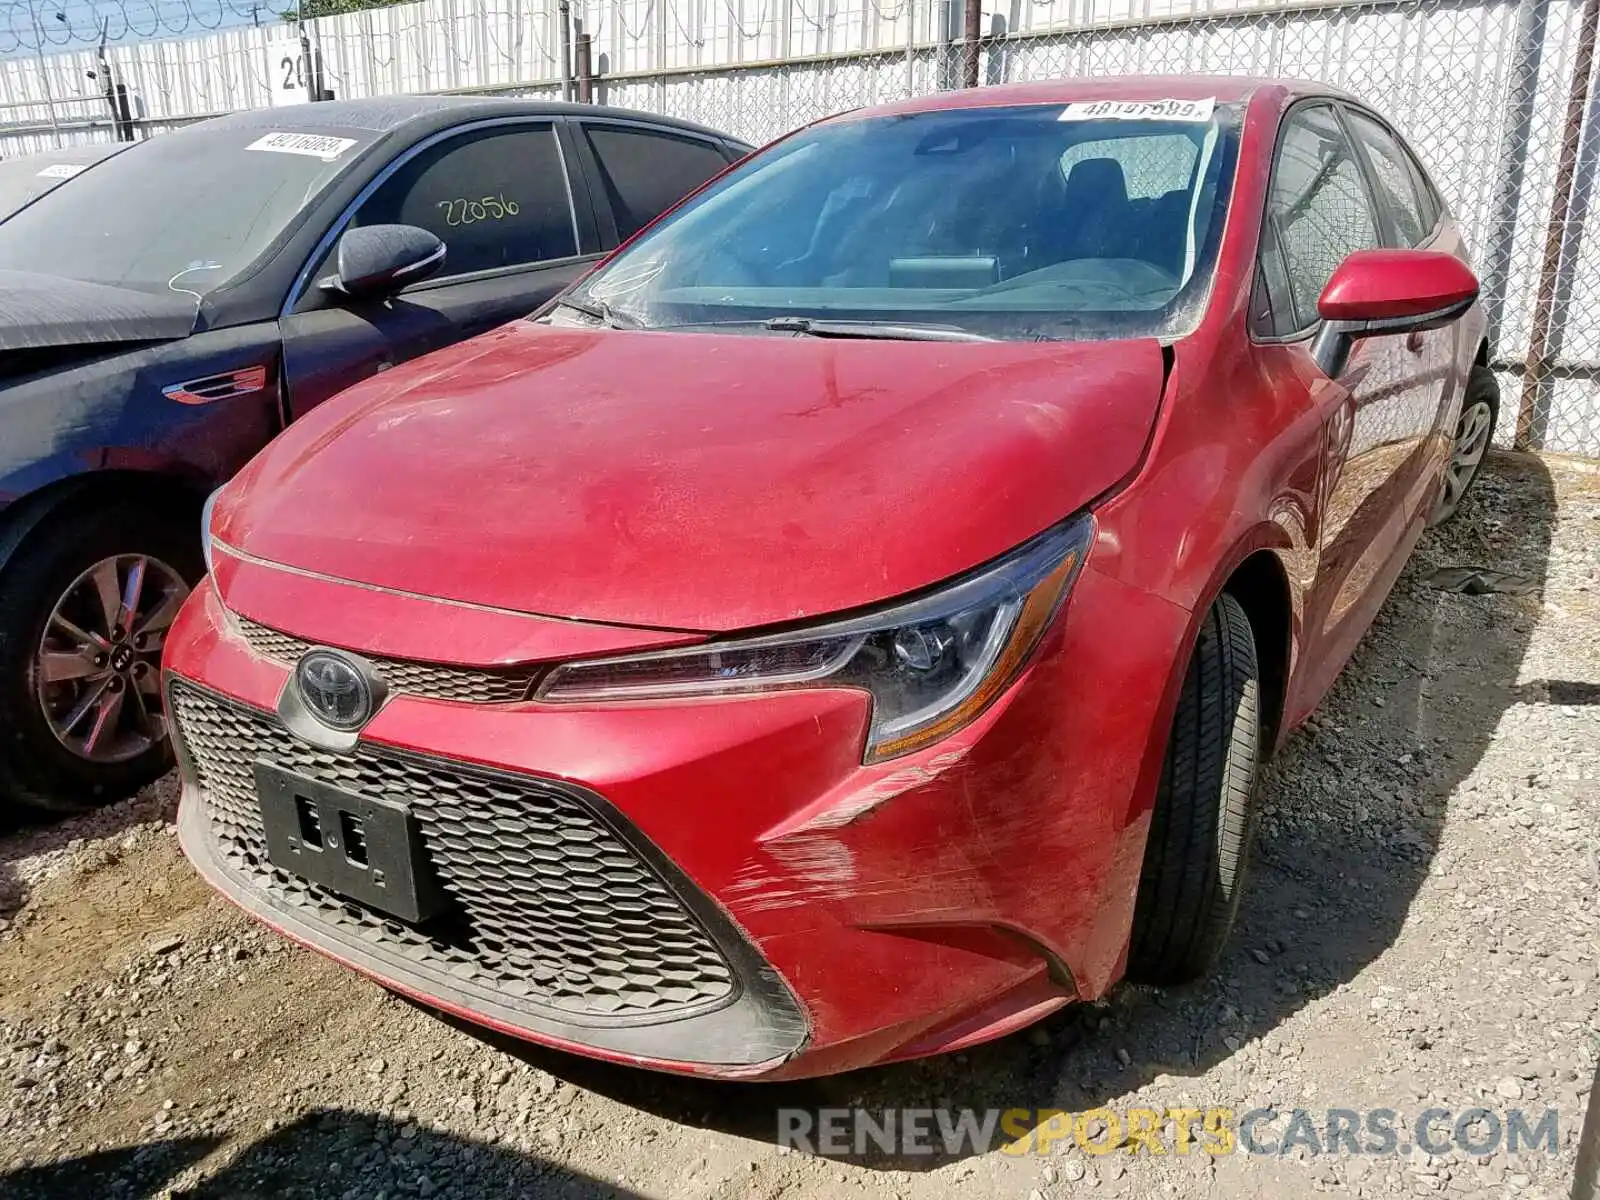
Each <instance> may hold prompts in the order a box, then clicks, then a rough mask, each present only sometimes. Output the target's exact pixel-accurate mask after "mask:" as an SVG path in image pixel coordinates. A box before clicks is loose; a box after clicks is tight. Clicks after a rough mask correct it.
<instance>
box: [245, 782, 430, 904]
mask: <svg viewBox="0 0 1600 1200" xmlns="http://www.w3.org/2000/svg"><path fill="white" fill-rule="evenodd" d="M254 768H255V780H256V796H257V797H258V799H259V801H260V804H261V825H262V828H263V830H264V832H265V833H266V841H267V859H268V861H269V862H271V863H272V865H273V866H275V867H279V868H281V869H282V870H285V871H290V872H293V873H294V874H296V875H299V876H301V877H302V878H304V879H307V880H310V881H311V882H312V883H318V884H321V885H322V886H323V887H325V888H328V889H330V890H331V891H334V892H337V893H339V894H340V895H341V896H345V897H348V898H349V899H351V900H355V901H359V902H360V903H362V904H365V905H367V906H369V907H371V908H375V909H377V910H378V911H380V912H383V913H387V914H389V915H391V916H395V917H399V918H400V919H401V920H402V921H407V922H411V923H413V924H415V923H418V922H422V921H426V920H428V918H430V917H433V916H437V915H438V914H439V912H440V911H442V910H443V908H444V907H445V903H446V900H445V896H444V893H443V892H442V891H440V889H439V885H438V881H437V880H436V879H435V878H434V875H433V870H432V868H431V866H430V865H429V862H428V855H427V851H426V849H425V848H424V847H423V844H422V831H421V828H420V827H419V826H418V824H417V819H416V817H415V816H414V815H413V814H412V812H411V810H410V808H409V807H408V806H407V805H405V804H402V803H400V802H399V801H396V800H390V799H387V798H384V797H379V796H363V795H359V794H358V793H355V792H348V791H345V790H344V789H343V788H338V787H334V786H333V785H331V784H327V783H323V782H322V781H320V780H317V779H310V778H307V777H306V776H304V775H298V774H296V773H295V772H293V771H286V770H284V769H283V768H282V767H280V766H278V765H277V764H275V763H271V762H265V761H261V760H258V761H256V763H255V764H254Z"/></svg>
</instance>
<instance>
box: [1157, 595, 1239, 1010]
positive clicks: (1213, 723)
mask: <svg viewBox="0 0 1600 1200" xmlns="http://www.w3.org/2000/svg"><path fill="white" fill-rule="evenodd" d="M1260 690H1261V676H1260V672H1259V670H1258V668H1257V664H1256V644H1255V637H1254V635H1253V634H1252V633H1251V630H1250V621H1249V619H1248V618H1247V617H1246V616H1245V612H1244V609H1243V608H1242V607H1241V606H1240V605H1239V602H1238V601H1237V600H1235V599H1234V598H1233V597H1232V596H1228V595H1223V596H1222V597H1221V598H1220V599H1219V600H1218V601H1217V602H1216V603H1215V604H1214V605H1212V606H1211V610H1210V611H1209V612H1208V613H1206V616H1205V620H1204V621H1203V622H1202V623H1201V626H1200V634H1199V640H1198V641H1197V642H1196V644H1195V648H1194V654H1193V656H1192V657H1191V658H1190V660H1189V667H1188V670H1187V671H1186V672H1185V674H1184V679H1183V691H1182V692H1181V693H1180V694H1179V696H1178V708H1177V712H1176V713H1175V714H1174V715H1173V720H1172V735H1171V738H1170V739H1169V741H1168V743H1167V756H1166V762H1165V764H1164V765H1163V767H1162V771H1161V784H1160V788H1159V790H1158V791H1157V793H1156V803H1155V811H1154V813H1153V814H1152V816H1151V822H1150V836H1149V840H1148V841H1147V842H1146V844H1145V854H1144V869H1143V872H1142V874H1141V875H1140V879H1139V898H1138V902H1137V905H1136V907H1135V910H1134V918H1133V940H1132V945H1131V948H1130V950H1129V955H1128V977H1129V978H1130V979H1133V980H1135V981H1137V982H1141V983H1152V984H1176V983H1185V982H1188V981H1189V980H1192V979H1195V978H1197V977H1199V976H1200V975H1203V974H1205V972H1206V971H1207V969H1209V968H1210V966H1211V964H1212V963H1213V962H1215V961H1216V959H1217V956H1218V955H1219V954H1220V953H1221V952H1222V948H1223V946H1224V945H1225V944H1226V943H1227V940H1228V934H1229V931H1230V930H1231V929H1232V928H1233V920H1234V915H1235V914H1236V913H1237V912H1238V909H1239V896H1240V894H1241V892H1242V890H1243V885H1244V875H1245V864H1246V861H1247V860H1248V858H1249V852H1250V838H1251V832H1252V828H1253V825H1254V819H1253V818H1254V809H1255V804H1254V791H1255V782H1256V772H1257V767H1258V765H1259V762H1260V751H1261V717H1260Z"/></svg>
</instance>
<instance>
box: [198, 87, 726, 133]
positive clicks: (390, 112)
mask: <svg viewBox="0 0 1600 1200" xmlns="http://www.w3.org/2000/svg"><path fill="white" fill-rule="evenodd" d="M529 116H534V117H591V118H593V117H624V118H628V119H631V120H639V121H648V122H649V123H651V124H652V125H660V126H666V127H668V128H672V129H681V130H684V131H685V132H689V133H698V134H702V135H705V136H708V137H716V138H726V137H728V136H729V135H728V134H725V133H723V132H721V131H720V130H716V129H710V128H708V127H706V126H704V125H697V124H695V123H694V122H692V121H682V120H679V119H678V118H676V117H662V116H657V115H656V114H654V113H644V112H635V111H633V110H632V109H626V108H608V107H606V106H604V105H598V104H576V103H570V102H567V101H561V100H533V99H523V98H519V97H508V96H382V97H374V98H372V99H368V100H322V101H318V102H317V103H315V104H296V105H293V106H290V107H285V108H260V109H251V110H248V111H244V112H237V113H231V114H229V115H228V116H224V117H216V118H214V119H212V120H210V121H206V122H204V123H203V124H201V125H199V126H191V127H190V128H204V129H240V130H247V129H263V130H275V131H282V132H289V133H299V132H307V133H310V132H318V133H320V132H324V131H328V130H334V129H354V130H361V131H363V132H367V133H375V134H386V133H392V132H394V131H395V130H398V129H401V128H404V127H407V126H413V125H415V126H418V127H421V128H426V129H429V130H432V129H436V128H443V127H445V126H449V125H455V124H459V123H461V122H462V121H471V120H482V119H486V118H494V117H529ZM179 132H180V133H181V132H182V131H181V130H180V131H179ZM169 136H171V135H169Z"/></svg>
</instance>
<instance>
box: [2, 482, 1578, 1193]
mask: <svg viewBox="0 0 1600 1200" xmlns="http://www.w3.org/2000/svg"><path fill="white" fill-rule="evenodd" d="M1455 565H1492V566H1496V567H1499V568H1502V569H1506V570H1510V571H1514V572H1518V573H1520V574H1523V575H1526V576H1528V577H1530V579H1531V580H1532V581H1533V583H1534V584H1535V590H1534V592H1533V594H1531V595H1526V596H1513V595H1504V594H1494V595H1485V596H1465V595H1457V594H1447V593H1443V592H1440V591H1437V590H1434V589H1433V588H1431V587H1429V586H1428V585H1427V584H1426V583H1425V580H1426V577H1427V576H1428V575H1429V574H1430V573H1431V572H1432V571H1433V570H1434V569H1435V568H1437V567H1440V566H1455ZM1597 779H1600V472H1597V471H1596V470H1595V469H1594V468H1593V467H1586V466H1583V465H1580V464H1571V463H1560V462H1554V461H1549V462H1539V461H1536V460H1532V459H1522V458H1510V457H1502V458H1498V459H1496V460H1495V461H1494V462H1493V463H1492V465H1491V469H1490V470H1489V472H1488V473H1487V474H1486V475H1485V477H1484V478H1483V480H1482V481H1481V483H1480V484H1479V489H1478V490H1477V492H1476V493H1475V495H1474V497H1473V498H1472V499H1471V500H1470V501H1469V503H1468V506H1467V508H1466V510H1465V511H1464V512H1463V514H1462V517H1461V518H1460V519H1459V520H1458V521H1457V522H1456V523H1455V524H1454V525H1453V526H1452V527H1450V528H1449V529H1447V530H1445V531H1442V532H1441V533H1437V534H1430V535H1429V536H1428V537H1427V538H1426V539H1425V540H1424V541H1423V543H1422V545H1421V547H1420V549H1419V551H1418V553H1417V555H1416V557H1415V559H1414V561H1413V563H1412V565H1411V567H1410V568H1409V569H1408V570H1407V572H1406V575H1405V576H1404V577H1403V579H1402V580H1401V582H1400V584H1399V586H1398V587H1397V589H1396V591H1395V594H1394V595H1393V597H1391V599H1390V600H1389V603H1388V604H1387V606H1386V607H1385V608H1384V610H1383V613H1382V615H1381V617H1380V619H1379V621H1378V623H1377V625H1376V626H1375V628H1374V629H1373V631H1372V633H1371V634H1370V635H1369V636H1368V638H1367V639H1366V641H1365V642H1364V643H1363V645H1362V647H1361V649H1360V651H1359V652H1358V654H1357V656H1356V659H1355V661H1354V662H1353V663H1352V664H1351V666H1350V668H1349V669H1348V670H1347V671H1346V672H1345V675H1344V677H1343V678H1342V680H1341V681H1340V683H1339V684H1338V686H1337V687H1336V688H1335V690H1334V693H1333V695H1332V696H1330V697H1329V699H1328V700H1327V702H1326V703H1325V704H1324V705H1323V707H1322V709H1321V710H1320V711H1319V714H1318V715H1317V717H1316V718H1315V720H1314V721H1313V722H1312V723H1311V725H1310V727H1308V728H1307V729H1305V730H1303V731H1301V732H1300V733H1298V734H1297V735H1296V736H1295V737H1294V738H1293V739H1292V740H1291V742H1290V744H1289V746H1288V748H1287V750H1286V751H1285V753H1284V754H1283V755H1282V756H1281V757H1280V758H1279V760H1278V761H1277V762H1276V763H1275V764H1274V766H1273V768H1272V770H1271V773H1270V777H1269V780H1268V783H1267V787H1266V789H1265V792H1264V796H1263V805H1264V808H1263V819H1262V822H1261V828H1260V832H1259V839H1258V843H1257V846H1256V858H1255V867H1254V875H1253V879H1252V882H1251V888H1250V891H1249V893H1248V895H1247V898H1246V900H1245V903H1244V908H1243V912H1242V917H1241V923H1240V927H1239V930H1238V932H1237V934H1236V936H1235V939H1234V941H1233V943H1232V947H1231V949H1230V952H1229V954H1228V957H1227V959H1226V961H1225V962H1224V963H1223V964H1222V966H1221V968H1220V969H1219V971H1218V972H1217V973H1216V975H1215V976H1214V977H1213V979H1212V980H1211V981H1210V982H1208V983H1206V984H1203V985H1200V986H1197V987H1194V988H1190V989H1183V990H1175V991H1170V992H1161V991H1156V990H1152V989H1145V988H1134V987H1124V988H1121V989H1119V990H1118V991H1117V992H1116V993H1114V995H1113V996H1112V997H1111V999H1110V1000H1109V1001H1107V1002H1105V1003H1102V1004H1098V1005H1084V1006H1079V1007H1076V1008H1074V1009H1071V1010H1068V1011H1066V1012H1063V1013H1061V1014H1058V1015H1057V1016H1056V1017H1054V1018H1052V1019H1050V1020H1049V1021H1047V1022H1045V1023H1044V1024H1043V1025H1042V1026H1040V1027H1036V1028H1035V1029H1033V1030H1030V1031H1027V1032H1025V1033H1022V1034H1019V1035H1017V1036H1015V1037H1012V1038H1008V1039H1005V1040H1003V1041H1001V1042H998V1043H995V1044H992V1045H989V1046H985V1047H982V1048H979V1049H977V1050H974V1051H972V1052H970V1053H967V1054H960V1055H955V1056H952V1057H948V1058H943V1059H937V1060H929V1061H925V1062H921V1063H913V1064H907V1065H903V1066H898V1067H893V1068H888V1069H882V1070H874V1071H867V1072H861V1073H858V1074H855V1075H851V1076H844V1077H840V1078H836V1079H831V1080H823V1081H817V1082H812V1083H805V1084H794V1085H769V1086H760V1085H756V1086H750V1085H744V1086H731V1085H711V1084H705V1083H697V1082H691V1081H683V1080H677V1079H671V1078H667V1077H662V1076H654V1075H649V1074H645V1073H640V1072H631V1071H626V1070H621V1069H615V1068H609V1067H604V1066H601V1065H597V1064H593V1063H588V1062H585V1061H582V1060H577V1059H572V1058H568V1057H564V1056H561V1055H557V1054H552V1053H545V1052H540V1051H537V1050H526V1049H523V1050H516V1051H508V1050H505V1049H502V1048H498V1047H496V1046H493V1045H489V1044H486V1043H485V1042H483V1041H481V1040H479V1039H477V1038H475V1037H473V1036H470V1035H469V1034H467V1033H465V1032H463V1031H460V1030H457V1029H455V1028H453V1027H451V1026H449V1025H446V1024H444V1023H442V1022H441V1021H439V1020H437V1019H435V1018H434V1017H432V1016H429V1015H427V1014H425V1013H423V1012H420V1011H418V1010H416V1009H414V1008H413V1007H411V1006H410V1005H408V1004H406V1003H404V1002H402V1001H400V1000H397V999H395V998H393V997H391V996H389V995H388V994H386V993H385V992H383V991H382V990H380V989H379V988H377V987H375V986H372V985H371V984H368V983H366V982H363V981H361V980H359V979H357V978H355V977H354V976H352V975H350V974H349V973H347V972H345V971H343V970H341V969H339V968H336V967H334V966H332V965H330V964H327V963H325V962H323V961H322V960H320V959H319V958H317V957H315V956H314V955H311V954H309V953H306V952H303V951H301V950H298V949H295V948H292V947H290V946H288V945H286V944H285V943H283V942H282V941H281V940H279V939H278V938H276V937H275V936H273V935H271V934H268V933H266V932H264V931H261V930H259V929H257V928H256V927H255V926H253V925H252V924H251V923H250V922H248V921H246V920H245V919H243V918H242V917H240V916H239V915H238V914H237V913H235V912H234V911H233V910H232V909H230V908H229V907H228V906H227V905H226V904H224V903H223V902H221V901H220V900H218V899H217V898H215V897H214V896H213V895H211V894H210V893H209V892H208V891H207V889H206V888H205V887H204V886H203V885H201V884H200V883H199V882H198V880H197V879H196V877H195V876H194V874H193V873H192V872H191V871H190V870H189V869H188V868H187V866H186V865H185V864H184V862H183V860H182V858H181V856H180V854H179V853H178V849H177V845H176V839H175V837H174V836H173V829H172V823H171V822H172V813H173V803H174V793H175V789H174V786H173V784H172V782H171V781H170V780H168V781H164V782H163V783H162V784H160V785H158V786H157V787H155V788H153V789H151V790H150V791H148V792H147V793H145V794H144V795H142V796H140V797H139V798H137V799H135V800H133V801H130V802H129V803H127V804H123V805H120V806H117V807H116V808H113V809H110V810H107V811H103V812H100V813H97V814H94V815H91V816H87V817H82V818H77V819H74V820H70V821H67V822H64V823H61V824H59V825H56V826H54V827H51V828H44V829H31V830H19V831H13V832H11V833H10V834H9V835H6V836H3V837H0V1195H5V1196H32V1195H47V1196H94V1197H101V1196H105V1197H114V1196H135V1195H163V1196H165V1195H169V1194H170V1195H174V1196H193V1197H256V1196H260V1197H266V1196H273V1197H279V1196H283V1197H288V1196H296V1197H330V1198H345V1200H355V1198H357V1197H360V1198H365V1200H371V1198H373V1197H383V1200H397V1198H399V1197H412V1196H418V1197H428V1196H439V1197H463V1198H464V1197H475V1196H513V1195H533V1196H541V1197H542V1196H556V1197H563V1196H570V1197H629V1196H649V1197H715V1198H728V1200H732V1198H735V1197H778V1196H796V1197H816V1198H821V1197H837V1196H866V1197H890V1196H896V1197H902V1198H906V1200H917V1198H924V1197H966V1196H971V1197H974V1198H977V1197H1017V1198H1018V1200H1023V1198H1027V1200H1042V1198H1051V1200H1053V1198H1054V1197H1057V1196H1062V1195H1067V1194H1073V1195H1077V1194H1080V1193H1083V1192H1086V1191H1089V1190H1092V1191H1094V1192H1096V1193H1097V1194H1100V1195H1105V1196H1126V1197H1146V1196H1160V1195H1218V1196H1259V1197H1273V1198H1274V1200H1277V1198H1279V1197H1300V1196H1306V1195H1310V1194H1313V1193H1322V1192H1327V1193H1333V1194H1339V1195H1356V1196H1373V1197H1391V1196H1399V1195H1423V1196H1425V1195H1430V1194H1446V1195H1463V1196H1492V1197H1503V1196H1504V1197H1509V1196H1520V1197H1548V1198H1552V1200H1553V1198H1555V1197H1559V1196H1564V1195H1565V1194H1566V1188H1567V1186H1568V1185H1567V1181H1568V1180H1570V1177H1571V1172H1572V1162H1573V1152H1574V1143H1575V1141H1576V1137H1577V1131H1578V1125H1579V1122H1580V1120H1581V1114H1582V1112H1583V1106H1584V1102H1585V1098H1586V1096H1587V1093H1588V1088H1589V1085H1590V1082H1591V1081H1592V1079H1593V1077H1594V1074H1595V1064H1596V1059H1597V1057H1600V988H1597V987H1596V982H1595V981H1596V960H1597V942H1600V939H1597V933H1600V900H1597V894H1600V857H1597V853H1600V789H1597V787H1596V780H1597ZM852 1103H859V1104H864V1105H866V1106H868V1107H869V1108H871V1109H874V1110H876V1109H882V1108H886V1107H927V1106H933V1105H952V1104H953V1105H960V1106H974V1107H984V1106H999V1107H1008V1106H1027V1107H1034V1108H1037V1107H1042V1106H1050V1107H1058V1108H1062V1109H1067V1110H1074V1111H1081V1110H1086V1109H1092V1108H1095V1107H1098V1106H1110V1107H1112V1108H1113V1109H1116V1110H1119V1111H1125V1110H1126V1109H1127V1108H1129V1107H1132V1106H1149V1107H1153V1108H1158V1109H1165V1108H1172V1107H1180V1106H1188V1105H1193V1106H1196V1107H1205V1106H1207V1105H1210V1104H1220V1105H1225V1106H1228V1107H1230V1108H1232V1109H1234V1110H1236V1111H1238V1112H1243V1111H1244V1110H1247V1109H1250V1108H1255V1107H1261V1108H1268V1107H1271V1108H1274V1109H1275V1110H1276V1111H1278V1112H1280V1113H1284V1114H1287V1113H1289V1112H1290V1111H1292V1110H1293V1109H1296V1108H1305V1109H1312V1110H1322V1109H1327V1108H1333V1107H1337V1108H1349V1109H1355V1110H1370V1109H1373V1108H1390V1109H1393V1110H1396V1111H1397V1112H1398V1113H1400V1114H1401V1121H1402V1124H1403V1123H1404V1122H1405V1121H1407V1120H1409V1119H1410V1118H1411V1117H1412V1116H1414V1115H1415V1114H1417V1113H1420V1112H1421V1111H1422V1110H1423V1109H1425V1108H1428V1107H1435V1106H1436V1107H1439V1108H1443V1109H1448V1110H1450V1111H1451V1112H1452V1113H1461V1112H1463V1111H1465V1110H1468V1109H1472V1108H1479V1107H1484V1108H1491V1109H1498V1110H1502V1111H1503V1110H1505V1109H1507V1108H1512V1107H1516V1108H1521V1109H1523V1110H1525V1111H1526V1112H1528V1113H1529V1114H1530V1116H1532V1115H1536V1114H1537V1113H1540V1112H1542V1111H1543V1110H1544V1109H1545V1108H1547V1107H1553V1108H1555V1109H1557V1110H1558V1112H1559V1114H1560V1121H1559V1126H1558V1128H1559V1133H1558V1137H1557V1141H1558V1146H1559V1148H1558V1151H1557V1153H1555V1154H1548V1153H1544V1152H1537V1153H1526V1152H1525V1153H1523V1154H1519V1155H1515V1156H1512V1155H1509V1154H1507V1153H1505V1151H1504V1150H1503V1149H1502V1150H1500V1151H1498V1152H1496V1153H1491V1154H1484V1155H1479V1156H1469V1155H1467V1154H1465V1153H1462V1152H1452V1153H1450V1154H1447V1155H1443V1156H1441V1157H1429V1156H1428V1155H1427V1154H1424V1153H1422V1152H1421V1151H1420V1150H1417V1149H1414V1148H1411V1151H1410V1153H1406V1154H1394V1155H1390V1156H1376V1157H1375V1156H1371V1155H1359V1156H1354V1155H1349V1154H1332V1153H1324V1154H1320V1155H1317V1154H1312V1153H1310V1152H1309V1150H1308V1149H1307V1148H1306V1147H1304V1146H1300V1147H1297V1148H1295V1149H1294V1150H1293V1151H1292V1152H1291V1153H1287V1154H1279V1155H1245V1154H1235V1155H1231V1156H1225V1157H1213V1156H1210V1155H1207V1154H1201V1153H1190V1154H1187V1155H1179V1154H1175V1153H1167V1154H1164V1155H1161V1156H1155V1155H1152V1154H1150V1153H1148V1152H1146V1151H1140V1152H1138V1153H1125V1152H1122V1151H1118V1152H1116V1153H1111V1154H1105V1155H1100V1154H1086V1153H1084V1152H1083V1151H1082V1150H1081V1149H1079V1148H1077V1147H1075V1146H1073V1145H1072V1143H1071V1141H1070V1140H1069V1141H1067V1142H1065V1143H1059V1144H1057V1145H1056V1146H1055V1147H1054V1149H1053V1151H1052V1152H1051V1153H1047V1154H1024V1155H1018V1154H1009V1153H1004V1152H1002V1151H1000V1150H997V1149H996V1150H991V1151H989V1152H987V1153H975V1154H974V1153H968V1154H959V1153H958V1154H952V1155H941V1156H938V1157H931V1158H929V1157H917V1156H907V1157H902V1158H895V1157H890V1156H885V1155H881V1154H879V1155H877V1156H876V1157H868V1156H862V1157H859V1158H854V1159H850V1160H846V1161H838V1160H827V1159H823V1158H819V1157H815V1156H812V1155H808V1154H805V1153H802V1152H798V1151H793V1150H789V1151H786V1150H785V1149H784V1148H782V1147H780V1146H779V1145H778V1144H777V1141H778V1138H777V1128H778V1126H777V1119H776V1112H775V1110H776V1109H777V1108H778V1107H780V1106H803V1107H811V1108H816V1107H820V1106H838V1105H847V1104H852ZM1530 1123H1531V1121H1530ZM1285 1124H1286V1118H1282V1119H1278V1120H1277V1122H1276V1124H1275V1125H1274V1126H1272V1127H1271V1128H1270V1129H1269V1130H1268V1132H1270V1133H1271V1134H1272V1135H1273V1136H1274V1137H1280V1136H1281V1135H1282V1134H1283V1132H1284V1129H1285ZM1444 1127H1445V1128H1448V1122H1447V1123H1446V1125H1445V1126H1444ZM1092 1131H1093V1127H1092V1126H1091V1132H1092ZM1400 1141H1401V1144H1402V1146H1405V1145H1407V1143H1408V1141H1409V1139H1407V1138H1405V1137H1402V1138H1401V1139H1400ZM1167 1144H1168V1145H1169V1146H1171V1145H1172V1142H1171V1140H1170V1138H1169V1139H1168V1142H1167Z"/></svg>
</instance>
